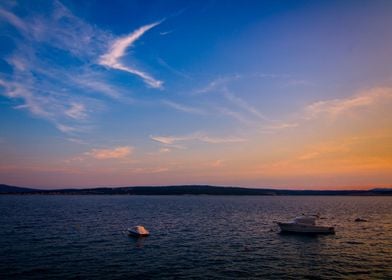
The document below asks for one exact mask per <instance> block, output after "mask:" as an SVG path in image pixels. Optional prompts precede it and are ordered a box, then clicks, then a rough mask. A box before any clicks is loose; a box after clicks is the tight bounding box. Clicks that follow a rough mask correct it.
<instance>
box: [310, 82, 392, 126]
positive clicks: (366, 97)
mask: <svg viewBox="0 0 392 280" xmlns="http://www.w3.org/2000/svg"><path fill="white" fill-rule="evenodd" d="M388 100H389V101H390V100H392V88H387V87H384V88H382V87H380V88H373V89H371V90H368V91H364V92H362V93H360V94H358V95H356V96H352V97H348V98H342V99H332V100H325V101H318V102H315V103H312V104H310V105H308V106H307V107H306V108H305V119H312V118H315V117H318V116H320V115H327V116H330V117H338V116H339V115H342V114H344V113H347V112H352V111H355V110H358V109H361V108H366V107H371V106H372V105H374V104H376V103H380V102H383V101H388Z"/></svg>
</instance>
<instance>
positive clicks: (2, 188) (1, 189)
mask: <svg viewBox="0 0 392 280" xmlns="http://www.w3.org/2000/svg"><path fill="white" fill-rule="evenodd" d="M36 191H38V190H37V189H30V188H21V187H15V186H9V185H4V184H0V194H1V193H29V192H36Z"/></svg>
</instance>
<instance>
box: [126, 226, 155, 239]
mask: <svg viewBox="0 0 392 280" xmlns="http://www.w3.org/2000/svg"><path fill="white" fill-rule="evenodd" d="M128 235H130V236H135V237H142V236H148V235H150V232H149V231H148V230H146V229H145V228H144V226H135V227H133V228H129V229H128Z"/></svg>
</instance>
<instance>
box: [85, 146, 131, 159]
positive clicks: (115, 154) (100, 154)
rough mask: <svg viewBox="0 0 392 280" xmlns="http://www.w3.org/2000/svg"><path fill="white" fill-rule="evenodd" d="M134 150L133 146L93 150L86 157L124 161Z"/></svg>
mask: <svg viewBox="0 0 392 280" xmlns="http://www.w3.org/2000/svg"><path fill="white" fill-rule="evenodd" d="M133 150H134V148H133V147H131V146H120V147H115V148H111V149H92V150H91V151H89V152H86V153H85V155H87V156H91V157H93V158H95V159H122V158H126V157H128V156H130V155H131V154H132V152H133Z"/></svg>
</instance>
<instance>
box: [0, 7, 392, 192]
mask: <svg viewBox="0 0 392 280" xmlns="http://www.w3.org/2000/svg"><path fill="white" fill-rule="evenodd" d="M391 14H392V1H379V0H372V1H363V0H359V1H248V0H245V1H208V0H203V1H118V0H112V1H98V0H96V1H76V0H75V1H40V0H37V1H8V0H4V1H1V3H0V42H1V44H0V183H4V184H11V185H19V186H30V187H40V188H47V189H55V188H63V187H100V186H137V185H147V186H149V185H179V184H212V185H222V186H223V185H224V186H243V187H259V188H262V187H272V188H285V189H342V188H344V189H361V188H365V189H366V188H370V187H389V186H391V185H392V32H391V30H392V17H391Z"/></svg>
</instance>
